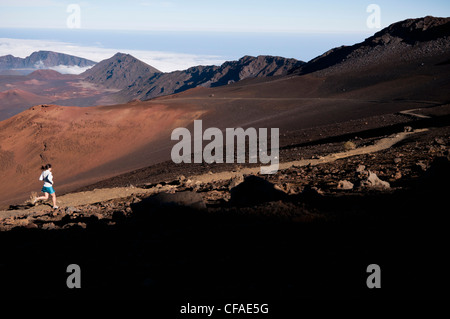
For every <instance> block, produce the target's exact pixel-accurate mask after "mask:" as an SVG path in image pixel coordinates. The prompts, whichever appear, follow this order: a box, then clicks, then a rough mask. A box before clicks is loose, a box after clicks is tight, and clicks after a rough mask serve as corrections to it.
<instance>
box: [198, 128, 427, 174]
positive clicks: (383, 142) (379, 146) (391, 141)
mask: <svg viewBox="0 0 450 319" xmlns="http://www.w3.org/2000/svg"><path fill="white" fill-rule="evenodd" d="M425 131H428V129H417V130H414V131H412V132H401V133H398V134H395V135H393V136H389V137H386V138H382V139H380V140H378V141H377V142H375V144H373V145H370V146H365V147H361V148H357V149H354V150H349V151H345V152H341V153H333V154H330V155H327V156H324V157H321V158H319V159H305V160H298V161H291V162H285V163H280V164H279V168H278V170H284V169H287V168H289V167H292V166H297V167H300V166H307V165H313V166H314V165H318V164H323V163H329V162H333V161H335V160H338V159H341V158H346V157H350V156H356V155H362V154H368V153H374V152H379V151H382V150H385V149H388V148H390V147H392V146H393V145H395V144H396V143H398V142H400V141H401V140H403V139H405V138H406V137H407V136H409V135H412V134H415V133H420V132H425ZM259 171H260V168H259V167H252V168H244V169H241V170H240V171H239V172H220V173H216V174H212V175H211V174H203V175H197V176H192V177H191V179H192V180H194V181H200V182H202V183H209V182H212V181H219V180H225V179H230V178H233V177H235V176H237V175H241V174H243V175H246V174H258V172H259Z"/></svg>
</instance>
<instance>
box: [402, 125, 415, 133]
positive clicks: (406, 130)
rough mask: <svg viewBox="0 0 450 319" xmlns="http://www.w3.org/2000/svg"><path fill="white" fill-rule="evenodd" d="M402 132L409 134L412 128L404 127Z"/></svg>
mask: <svg viewBox="0 0 450 319" xmlns="http://www.w3.org/2000/svg"><path fill="white" fill-rule="evenodd" d="M403 131H404V132H405V133H409V132H412V131H413V128H412V127H411V126H405V127H404V128H403Z"/></svg>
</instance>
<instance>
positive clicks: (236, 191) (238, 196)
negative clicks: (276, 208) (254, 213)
mask: <svg viewBox="0 0 450 319" xmlns="http://www.w3.org/2000/svg"><path fill="white" fill-rule="evenodd" d="M230 193H231V199H230V203H231V204H232V205H236V206H252V205H257V204H260V203H264V202H272V201H277V200H283V199H286V198H287V194H286V193H284V192H283V191H280V190H278V189H276V188H275V185H274V184H272V183H270V182H268V181H266V180H265V179H263V178H261V177H258V176H253V175H250V176H247V177H246V178H245V179H244V182H242V183H241V184H239V185H237V186H236V187H233V188H232V189H231V190H230Z"/></svg>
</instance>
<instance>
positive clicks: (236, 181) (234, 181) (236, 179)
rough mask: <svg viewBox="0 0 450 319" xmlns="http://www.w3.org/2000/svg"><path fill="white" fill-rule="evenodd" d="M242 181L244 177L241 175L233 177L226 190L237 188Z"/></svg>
mask: <svg viewBox="0 0 450 319" xmlns="http://www.w3.org/2000/svg"><path fill="white" fill-rule="evenodd" d="M243 181H244V175H242V174H238V175H235V176H234V177H232V178H231V180H230V185H229V186H228V188H229V189H230V190H231V189H232V188H233V187H236V186H238V185H239V184H241V183H242V182H243Z"/></svg>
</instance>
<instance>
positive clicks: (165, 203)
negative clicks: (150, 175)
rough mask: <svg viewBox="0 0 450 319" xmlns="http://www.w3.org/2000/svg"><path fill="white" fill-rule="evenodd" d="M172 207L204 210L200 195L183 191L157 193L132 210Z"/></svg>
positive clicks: (204, 205)
mask: <svg viewBox="0 0 450 319" xmlns="http://www.w3.org/2000/svg"><path fill="white" fill-rule="evenodd" d="M172 207H187V208H191V209H194V210H203V209H206V204H205V202H204V201H203V197H202V196H201V195H200V194H198V193H196V192H192V191H185V192H178V193H174V194H170V193H159V194H156V195H153V196H150V197H148V198H145V199H143V200H142V201H141V202H139V203H137V204H133V205H132V209H133V210H142V209H146V208H172Z"/></svg>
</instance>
